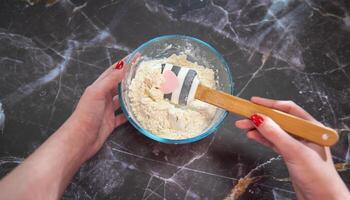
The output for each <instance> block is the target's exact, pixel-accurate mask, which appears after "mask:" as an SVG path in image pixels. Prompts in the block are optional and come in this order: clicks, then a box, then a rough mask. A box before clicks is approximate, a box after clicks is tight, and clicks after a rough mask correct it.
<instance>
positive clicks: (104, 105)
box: [62, 61, 127, 159]
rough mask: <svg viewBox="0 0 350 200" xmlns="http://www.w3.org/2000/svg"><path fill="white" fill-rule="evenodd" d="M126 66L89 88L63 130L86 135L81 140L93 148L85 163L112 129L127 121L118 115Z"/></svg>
mask: <svg viewBox="0 0 350 200" xmlns="http://www.w3.org/2000/svg"><path fill="white" fill-rule="evenodd" d="M116 65H118V66H119V68H116ZM123 65H124V62H123V61H119V62H117V63H116V64H115V65H112V66H111V67H109V68H108V69H107V70H106V71H105V72H103V73H102V74H101V75H100V77H99V78H98V79H97V80H96V81H95V82H94V83H93V84H91V85H90V86H88V87H87V88H86V90H85V92H84V94H83V95H82V97H81V98H80V100H79V103H78V105H77V108H76V109H75V111H74V113H73V114H72V116H71V117H70V119H69V120H68V121H67V122H66V124H65V125H64V126H63V127H62V128H64V127H65V126H67V125H68V126H74V127H75V128H76V129H77V130H79V134H84V137H81V138H84V139H85V140H87V142H88V143H89V144H90V145H89V147H88V151H87V154H86V158H85V159H89V158H90V157H91V156H93V155H94V154H95V153H96V152H97V151H98V150H99V149H100V148H101V146H102V145H103V143H104V142H105V141H106V139H107V137H108V136H109V135H110V134H111V133H112V131H113V129H115V128H116V127H118V126H120V125H121V124H123V123H125V122H126V121H127V120H126V118H125V116H124V114H119V115H117V116H116V115H115V110H117V109H118V108H119V107H120V104H119V100H118V95H117V84H118V83H119V82H120V81H121V80H122V79H123V77H124V68H123Z"/></svg>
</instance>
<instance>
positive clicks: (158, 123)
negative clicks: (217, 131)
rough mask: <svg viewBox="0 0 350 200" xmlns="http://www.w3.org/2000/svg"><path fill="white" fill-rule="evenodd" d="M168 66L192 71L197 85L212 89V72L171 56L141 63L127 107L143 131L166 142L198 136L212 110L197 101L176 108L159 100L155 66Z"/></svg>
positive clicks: (205, 125)
mask: <svg viewBox="0 0 350 200" xmlns="http://www.w3.org/2000/svg"><path fill="white" fill-rule="evenodd" d="M160 63H170V64H173V65H178V66H182V67H183V66H186V67H189V68H191V69H193V70H196V71H197V73H198V76H199V80H200V83H201V84H203V85H205V86H208V87H210V88H215V87H216V81H215V75H214V71H213V70H212V69H209V68H205V67H203V66H200V65H198V64H197V63H192V62H190V61H188V60H187V58H186V56H185V55H172V56H170V57H168V58H164V59H160V60H150V61H143V62H141V63H140V66H139V68H138V69H137V71H136V74H135V77H134V79H133V80H132V82H131V85H130V87H129V91H128V96H129V98H130V107H131V109H132V112H133V113H134V115H135V117H136V119H137V120H138V122H139V123H140V124H141V125H142V127H143V128H145V129H146V130H148V131H150V132H152V133H153V134H155V135H158V136H161V137H164V138H169V139H185V138H191V137H195V136H197V135H199V134H200V133H201V132H202V131H203V130H204V129H206V128H207V127H208V126H209V125H210V124H211V122H212V120H213V118H214V115H215V113H216V109H217V108H216V107H214V106H212V105H209V104H207V103H204V102H201V101H199V100H194V101H193V102H191V103H190V104H189V105H187V106H179V105H175V104H173V103H170V102H169V101H168V100H165V99H163V93H162V92H161V91H160V90H159V87H160V85H161V83H162V81H163V77H162V75H161V72H160V69H159V68H157V67H155V66H156V64H160Z"/></svg>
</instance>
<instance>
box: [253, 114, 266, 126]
mask: <svg viewBox="0 0 350 200" xmlns="http://www.w3.org/2000/svg"><path fill="white" fill-rule="evenodd" d="M250 120H251V121H252V122H253V123H254V124H255V126H257V127H258V126H260V125H261V124H262V123H263V121H264V119H263V118H262V117H261V116H260V115H257V114H254V115H252V116H251V117H250Z"/></svg>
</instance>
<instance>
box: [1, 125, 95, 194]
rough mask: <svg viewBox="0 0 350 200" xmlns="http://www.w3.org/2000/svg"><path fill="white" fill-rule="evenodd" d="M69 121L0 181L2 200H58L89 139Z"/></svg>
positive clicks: (81, 161)
mask: <svg viewBox="0 0 350 200" xmlns="http://www.w3.org/2000/svg"><path fill="white" fill-rule="evenodd" d="M71 124H74V123H70V121H69V120H68V121H67V122H66V123H65V124H64V125H63V126H62V127H61V128H60V129H59V130H58V131H56V132H55V133H54V134H53V135H52V136H51V137H50V138H49V139H48V140H47V141H46V142H45V143H43V144H42V145H41V146H40V147H39V148H38V149H37V150H36V151H35V152H34V153H33V154H32V155H30V156H29V157H28V158H27V159H26V160H25V161H24V162H23V163H22V164H21V165H19V166H18V167H17V168H15V169H14V170H13V171H12V172H10V173H9V174H8V175H7V176H6V177H5V178H4V179H3V180H2V181H1V182H0V197H3V198H4V199H24V198H25V199H28V198H30V199H59V198H60V196H61V195H62V193H63V192H64V189H65V187H66V186H67V185H68V184H69V181H70V179H71V178H72V177H73V175H74V173H75V172H76V171H77V170H78V169H79V167H80V166H81V164H83V162H84V161H85V160H86V156H85V154H86V150H87V147H88V145H89V142H90V141H89V139H88V138H89V137H83V133H82V131H81V130H79V128H78V127H73V126H71Z"/></svg>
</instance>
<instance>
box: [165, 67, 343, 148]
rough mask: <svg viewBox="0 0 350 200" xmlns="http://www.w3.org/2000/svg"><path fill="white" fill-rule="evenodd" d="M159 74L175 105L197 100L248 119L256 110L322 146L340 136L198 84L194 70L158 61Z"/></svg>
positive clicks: (328, 144) (322, 127)
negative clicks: (165, 81)
mask: <svg viewBox="0 0 350 200" xmlns="http://www.w3.org/2000/svg"><path fill="white" fill-rule="evenodd" d="M161 73H162V74H163V75H164V76H165V77H167V78H166V79H168V80H170V82H171V83H168V84H164V85H163V86H162V87H161V90H162V91H163V92H164V98H166V99H169V101H171V102H173V103H175V104H180V105H186V104H188V103H189V102H191V101H193V100H194V99H198V100H201V101H204V102H207V103H209V104H212V105H214V106H217V107H220V108H223V109H225V110H227V111H229V112H232V113H236V114H238V115H241V116H244V117H248V118H249V117H250V116H251V115H253V114H255V113H261V114H264V115H266V116H269V117H270V118H271V119H273V120H274V121H275V122H276V123H277V124H278V125H279V126H280V127H281V128H282V129H284V130H285V131H287V132H288V133H290V134H292V135H294V136H297V137H299V138H302V139H305V140H308V141H311V142H314V143H316V144H319V145H323V146H331V145H333V144H335V143H336V142H337V141H338V138H339V136H338V134H337V132H336V131H335V130H334V129H331V128H328V127H324V126H322V125H318V124H315V123H313V122H310V121H307V120H304V119H301V118H299V117H296V116H293V115H290V114H287V113H284V112H281V111H278V110H275V109H271V108H268V107H265V106H261V105H258V104H254V103H252V102H250V101H248V100H245V99H242V98H239V97H236V96H232V95H230V94H227V93H224V92H221V91H217V90H214V89H211V88H208V87H206V86H204V85H201V84H200V82H199V79H198V75H197V72H196V71H195V70H192V69H189V68H186V67H179V66H174V65H172V64H161ZM169 88H170V89H169ZM171 88H172V89H171Z"/></svg>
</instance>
